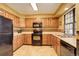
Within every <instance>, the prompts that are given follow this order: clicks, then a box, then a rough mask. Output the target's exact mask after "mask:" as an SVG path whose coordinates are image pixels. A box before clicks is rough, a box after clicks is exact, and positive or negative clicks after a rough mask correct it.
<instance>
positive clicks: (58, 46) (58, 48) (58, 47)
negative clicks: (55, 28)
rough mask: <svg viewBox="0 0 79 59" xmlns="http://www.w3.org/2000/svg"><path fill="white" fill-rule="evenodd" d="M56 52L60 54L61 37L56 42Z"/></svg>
mask: <svg viewBox="0 0 79 59" xmlns="http://www.w3.org/2000/svg"><path fill="white" fill-rule="evenodd" d="M56 44H57V45H56V46H57V47H56V52H57V54H58V55H60V39H59V38H57V42H56Z"/></svg>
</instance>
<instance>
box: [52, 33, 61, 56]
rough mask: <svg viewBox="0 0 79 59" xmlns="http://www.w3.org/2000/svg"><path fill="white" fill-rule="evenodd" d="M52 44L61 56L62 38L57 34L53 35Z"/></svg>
mask: <svg viewBox="0 0 79 59" xmlns="http://www.w3.org/2000/svg"><path fill="white" fill-rule="evenodd" d="M51 44H52V47H53V48H54V49H55V51H56V53H57V55H59V56H60V39H59V38H58V37H56V36H53V35H51Z"/></svg>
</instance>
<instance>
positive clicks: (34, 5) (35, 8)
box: [31, 3, 38, 11]
mask: <svg viewBox="0 0 79 59" xmlns="http://www.w3.org/2000/svg"><path fill="white" fill-rule="evenodd" d="M31 6H32V8H33V10H35V11H37V10H38V8H37V6H36V3H31Z"/></svg>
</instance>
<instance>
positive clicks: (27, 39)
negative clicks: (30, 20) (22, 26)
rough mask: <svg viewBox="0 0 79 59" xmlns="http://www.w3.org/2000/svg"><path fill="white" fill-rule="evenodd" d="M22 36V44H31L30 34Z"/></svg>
mask: <svg viewBox="0 0 79 59" xmlns="http://www.w3.org/2000/svg"><path fill="white" fill-rule="evenodd" d="M24 36H25V38H24V44H32V39H31V38H32V37H31V34H25V35H24Z"/></svg>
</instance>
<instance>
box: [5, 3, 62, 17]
mask: <svg viewBox="0 0 79 59" xmlns="http://www.w3.org/2000/svg"><path fill="white" fill-rule="evenodd" d="M6 5H8V6H9V7H10V8H12V9H14V10H15V11H17V12H19V13H21V14H24V15H31V14H54V13H55V12H56V10H57V9H58V8H59V6H60V5H61V4H60V3H36V5H37V8H38V11H34V10H33V8H32V6H31V4H30V3H6Z"/></svg>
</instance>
